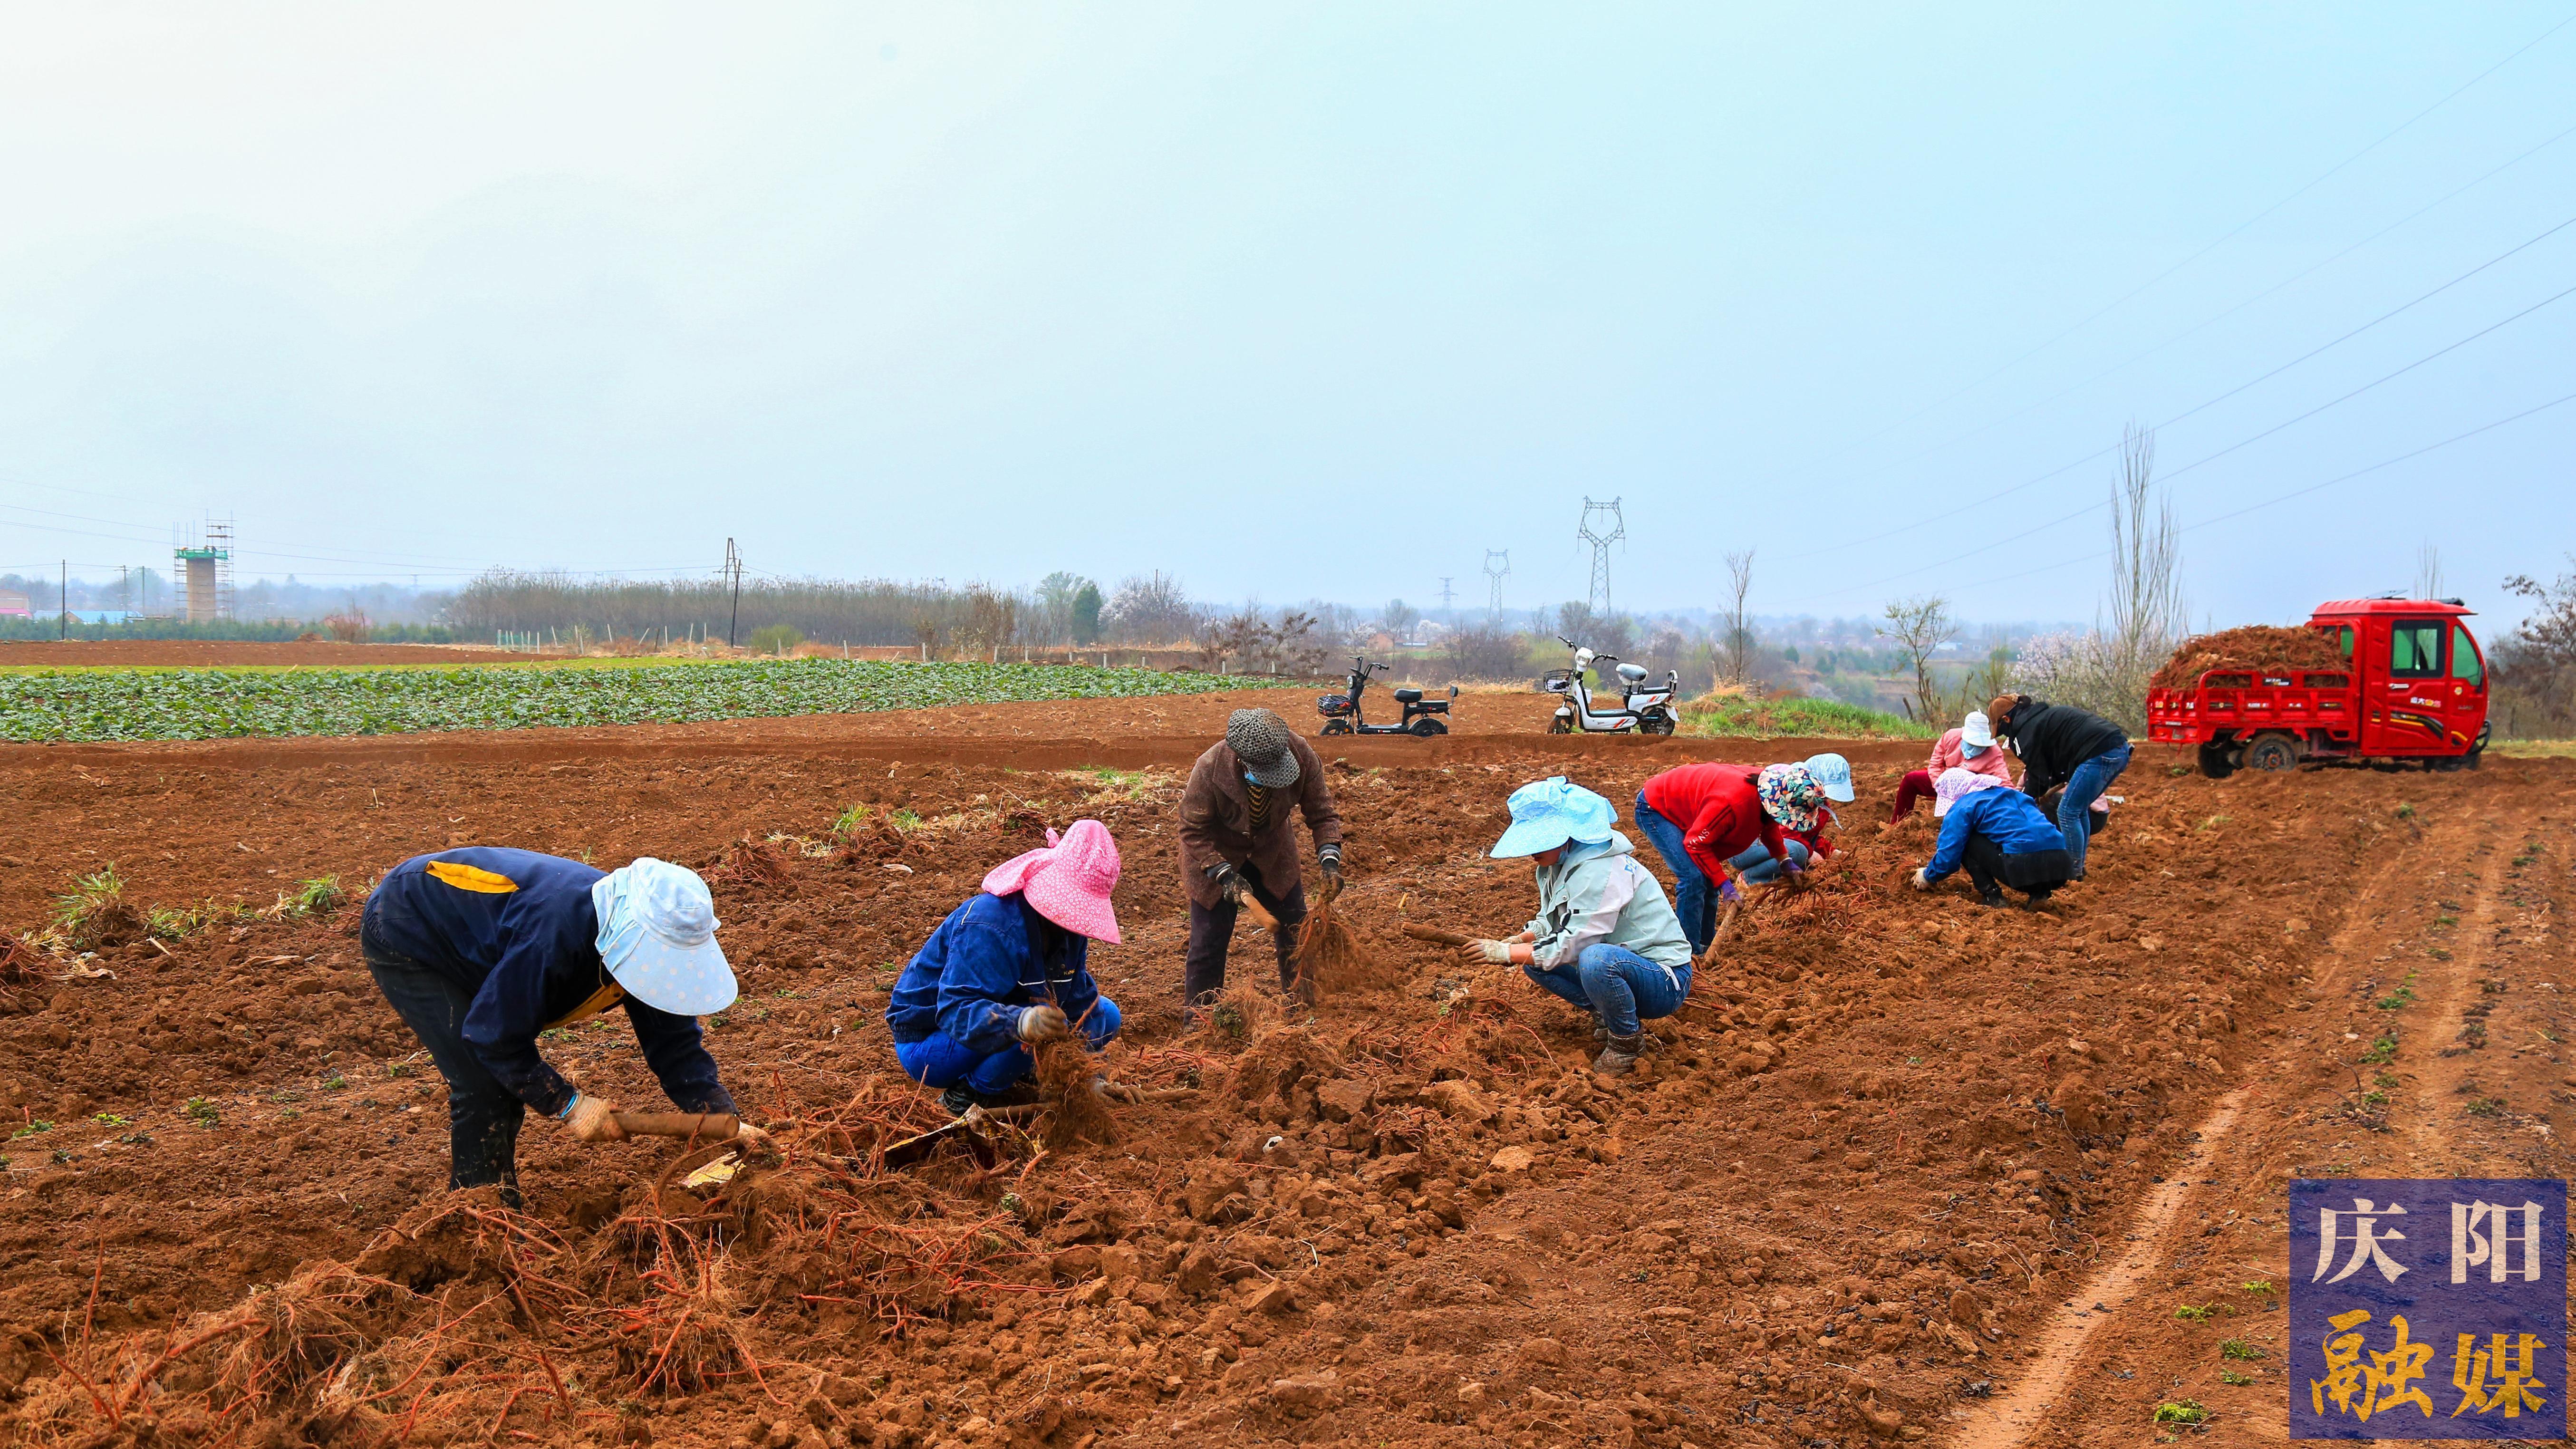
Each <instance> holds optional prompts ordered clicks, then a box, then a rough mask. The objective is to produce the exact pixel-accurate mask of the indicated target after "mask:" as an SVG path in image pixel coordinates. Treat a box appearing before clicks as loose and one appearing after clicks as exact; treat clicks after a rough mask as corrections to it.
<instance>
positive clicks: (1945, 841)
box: [1923, 786, 2066, 881]
mask: <svg viewBox="0 0 2576 1449" xmlns="http://www.w3.org/2000/svg"><path fill="white" fill-rule="evenodd" d="M1971 831H1974V832H1975V833H1976V834H1979V835H1982V836H1984V837H1985V838H1987V839H1988V840H1991V841H1993V842H1994V843H1995V848H1996V849H1998V850H2000V851H2002V852H2003V853H2004V854H2006V855H2030V854H2034V853H2036V852H2038V851H2043V850H2064V849H2065V848H2066V837H2065V836H2063V835H2061V834H2059V833H2058V830H2057V822H2055V821H2053V820H2051V819H2049V818H2048V816H2047V814H2046V813H2045V812H2043V811H2042V810H2041V809H2040V808H2039V807H2038V806H2037V805H2035V804H2033V803H2032V802H2031V798H2030V797H2029V796H2028V795H2025V794H2023V793H2022V792H2020V791H2019V790H2010V789H2005V788H2003V787H2001V786H1996V787H1992V788H1989V789H1984V790H1979V791H1976V792H1975V793H1973V794H1968V795H1962V796H1960V797H1959V799H1958V801H1957V803H1955V804H1953V805H1952V806H1951V807H1950V813H1949V814H1947V815H1944V816H1942V817H1941V840H1940V843H1939V844H1937V845H1935V846H1934V847H1933V850H1932V861H1931V863H1930V864H1929V865H1926V866H1924V867H1923V876H1924V878H1925V879H1926V880H1932V881H1938V880H1941V879H1942V878H1944V877H1946V876H1948V875H1949V874H1950V873H1951V872H1952V871H1954V870H1957V869H1958V868H1959V860H1960V857H1961V856H1962V855H1963V854H1964V853H1965V852H1966V850H1967V848H1968V835H1969V832H1971Z"/></svg>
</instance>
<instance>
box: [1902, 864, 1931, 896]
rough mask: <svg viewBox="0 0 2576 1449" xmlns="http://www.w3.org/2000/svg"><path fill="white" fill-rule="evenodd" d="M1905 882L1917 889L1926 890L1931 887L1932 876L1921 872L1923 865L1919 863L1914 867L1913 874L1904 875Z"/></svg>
mask: <svg viewBox="0 0 2576 1449" xmlns="http://www.w3.org/2000/svg"><path fill="white" fill-rule="evenodd" d="M1905 883H1906V884H1907V885H1910V886H1912V887H1914V888H1915V889H1916V890H1918V891H1928V890H1930V889H1932V877H1930V876H1928V875H1925V874H1924V873H1923V867H1921V866H1919V865H1918V866H1916V867H1915V868H1914V874H1912V875H1910V876H1908V877H1906V879H1905Z"/></svg>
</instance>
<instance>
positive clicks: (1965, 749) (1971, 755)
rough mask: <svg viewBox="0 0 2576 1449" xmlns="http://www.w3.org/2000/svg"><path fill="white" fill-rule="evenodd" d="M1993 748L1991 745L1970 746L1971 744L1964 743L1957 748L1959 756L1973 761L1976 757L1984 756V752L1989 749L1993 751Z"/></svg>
mask: <svg viewBox="0 0 2576 1449" xmlns="http://www.w3.org/2000/svg"><path fill="white" fill-rule="evenodd" d="M1993 748H1994V746H1992V745H1971V744H1965V743H1962V744H1961V745H1960V746H1959V753H1960V754H1961V755H1963V756H1965V757H1966V758H1968V759H1971V760H1973V759H1975V758H1976V757H1977V756H1979V755H1982V754H1984V753H1985V752H1986V751H1988V750H1991V749H1993Z"/></svg>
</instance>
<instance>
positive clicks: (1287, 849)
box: [1181, 709, 1342, 1011]
mask: <svg viewBox="0 0 2576 1449" xmlns="http://www.w3.org/2000/svg"><path fill="white" fill-rule="evenodd" d="M1292 808H1293V809H1294V810H1295V811H1297V812H1298V813H1302V814H1303V815H1304V816H1305V817H1306V831H1307V833H1308V834H1310V835H1312V836H1314V837H1315V857H1316V860H1317V862H1318V863H1319V864H1320V865H1321V866H1322V867H1323V871H1324V880H1325V883H1326V887H1327V889H1330V890H1338V889H1340V887H1341V882H1342V817H1341V816H1340V815H1339V814H1338V813H1336V812H1335V811H1334V809H1333V792H1332V789H1331V787H1329V786H1327V785H1326V784H1325V783H1324V768H1323V762H1322V761H1321V760H1318V759H1317V758H1316V757H1315V749H1314V747H1313V746H1312V745H1309V744H1307V743H1306V742H1305V741H1304V740H1302V739H1299V738H1298V737H1297V732H1296V731H1295V730H1292V729H1290V728H1289V727H1288V722H1287V721H1286V720H1284V719H1281V718H1280V717H1279V716H1278V714H1277V713H1275V712H1273V711H1271V710H1266V709H1239V710H1236V711H1235V712H1234V715H1233V717H1232V718H1231V719H1229V720H1227V721H1226V726H1225V739H1224V740H1223V741H1222V742H1221V743H1218V744H1214V745H1210V746H1209V747H1208V750H1207V753H1206V754H1203V755H1201V756H1199V758H1198V763H1197V764H1196V765H1194V766H1192V767H1191V769H1190V782H1189V784H1188V786H1187V787H1185V788H1184V789H1183V790H1182V791H1181V885H1182V887H1183V889H1185V890H1187V891H1188V892H1189V897H1190V946H1189V954H1188V957H1187V958H1186V960H1185V962H1184V964H1183V966H1182V972H1181V996H1182V1001H1183V1004H1184V1008H1185V1009H1187V1010H1191V1011H1195V1010H1196V1009H1197V1008H1199V1007H1201V1006H1204V1005H1206V1004H1207V1002H1208V1001H1210V1000H1211V999H1213V998H1214V997H1215V996H1216V995H1217V993H1218V992H1221V991H1223V990H1224V989H1225V957H1226V949H1227V947H1228V945H1229V944H1230V943H1231V942H1232V940H1233V938H1234V917H1235V910H1236V908H1237V907H1238V906H1240V905H1241V904H1242V902H1243V898H1244V897H1245V896H1247V895H1249V896H1250V897H1252V899H1254V900H1255V901H1258V902H1260V903H1261V907H1262V909H1264V910H1266V911H1268V912H1269V913H1270V914H1271V915H1273V916H1275V917H1277V918H1278V921H1279V928H1278V929H1277V930H1276V931H1274V932H1272V935H1273V936H1274V937H1275V944H1276V945H1277V946H1278V949H1279V989H1280V990H1282V991H1295V990H1296V989H1297V986H1298V982H1297V966H1296V954H1297V926H1298V923H1299V922H1301V921H1303V920H1305V919H1306V886H1305V879H1304V875H1303V873H1302V871H1301V870H1300V868H1299V865H1298V858H1297V835H1296V832H1295V831H1294V830H1293V829H1291V828H1290V827H1289V824H1288V816H1289V814H1290V811H1291V809H1292Z"/></svg>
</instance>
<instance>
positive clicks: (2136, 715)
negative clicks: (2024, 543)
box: [2013, 423, 2190, 737]
mask: <svg viewBox="0 0 2576 1449" xmlns="http://www.w3.org/2000/svg"><path fill="white" fill-rule="evenodd" d="M2155 462H2156V435H2155V433H2154V432H2153V431H2152V430H2150V429H2147V428H2142V427H2139V426H2137V425H2136V424H2134V423H2133V424H2131V425H2130V426H2129V427H2128V429H2127V430H2126V431H2125V432H2124V433H2123V434H2122V435H2121V439H2120V480H2119V482H2118V484H2117V485H2116V486H2115V487H2114V488H2113V489H2112V493H2111V589H2110V593H2109V595H2108V597H2107V598H2106V599H2105V600H2104V605H2105V608H2106V609H2107V611H2108V613H2109V616H2110V617H2109V619H2108V621H2107V623H2106V622H2105V620H2104V619H2103V618H2102V616H2101V615H2099V614H2097V615H2095V617H2094V622H2093V628H2092V629H2091V630H2090V631H2089V632H2087V633H2083V634H2075V635H2064V636H2055V637H2050V638H2045V639H2038V640H2033V641H2031V644H2030V645H2029V647H2027V648H2025V649H2024V650H2023V651H2022V655H2021V657H2020V659H2018V660H2017V661H2015V664H2014V668H2013V685H2014V687H2015V688H2016V689H2019V690H2022V691H2024V692H2027V693H2030V694H2036V695H2045V696H2046V697H2048V698H2050V699H2052V700H2055V701H2057V702H2059V703H2062V704H2072V705H2075V706H2077V707H2078V708H2081V709H2087V710H2091V711H2092V712H2093V713H2095V714H2098V715H2101V716H2103V717H2104V718H2106V719H2109V720H2111V721H2113V722H2115V723H2117V724H2118V725H2119V726H2120V727H2121V728H2123V729H2125V730H2127V731H2128V732H2129V733H2130V734H2131V735H2132V736H2133V737H2134V736H2138V735H2142V734H2144V733H2145V731H2146V724H2147V718H2146V716H2147V682H2148V680H2149V679H2150V678H2152V677H2153V676H2154V674H2155V672H2156V667H2157V666H2158V665H2160V664H2162V663H2164V661H2165V660H2166V659H2167V658H2168V657H2170V656H2171V655H2172V653H2173V651H2174V646H2175V645H2176V644H2177V643H2179V642H2180V641H2181V639H2182V636H2183V633H2184V631H2185V629H2186V628H2187V627H2188V625H2189V622H2190V620H2189V610H2188V609H2187V608H2186V606H2185V603H2184V600H2183V594H2182V544H2181V539H2180V531H2179V530H2178V528H2177V527H2176V526H2175V524H2174V517H2173V502H2172V500H2171V499H2170V498H2168V497H2165V496H2163V495H2162V494H2161V493H2160V492H2159V491H2158V490H2157V488H2156V486H2155Z"/></svg>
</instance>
